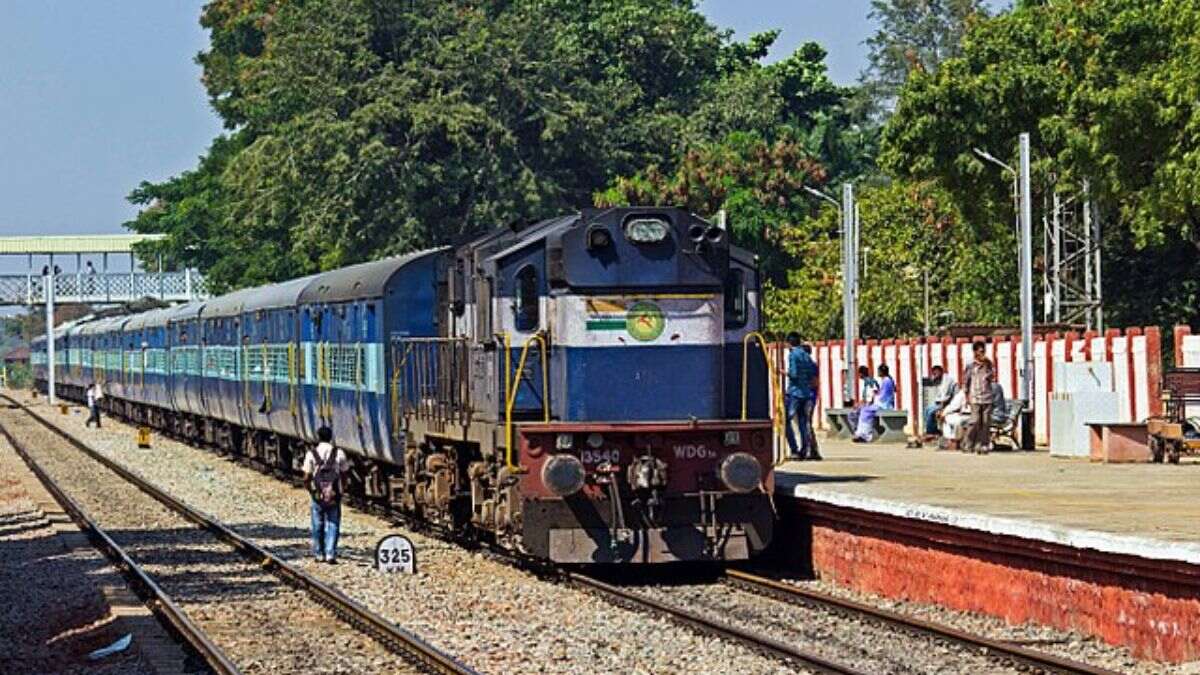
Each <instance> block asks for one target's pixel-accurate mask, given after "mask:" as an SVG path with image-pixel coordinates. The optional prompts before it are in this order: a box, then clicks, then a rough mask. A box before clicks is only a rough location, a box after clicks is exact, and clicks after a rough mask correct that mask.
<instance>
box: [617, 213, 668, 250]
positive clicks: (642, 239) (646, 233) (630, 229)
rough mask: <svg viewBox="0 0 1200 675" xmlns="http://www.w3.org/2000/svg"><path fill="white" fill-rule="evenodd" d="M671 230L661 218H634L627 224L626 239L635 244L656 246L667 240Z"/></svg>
mask: <svg viewBox="0 0 1200 675" xmlns="http://www.w3.org/2000/svg"><path fill="white" fill-rule="evenodd" d="M669 230H670V228H669V225H668V224H667V222H666V221H665V220H662V219H661V218H634V219H633V220H630V221H629V222H627V223H625V238H626V239H628V240H629V241H632V242H633V243H635V244H655V243H658V242H660V241H662V240H664V239H666V238H667V232H668V231H669Z"/></svg>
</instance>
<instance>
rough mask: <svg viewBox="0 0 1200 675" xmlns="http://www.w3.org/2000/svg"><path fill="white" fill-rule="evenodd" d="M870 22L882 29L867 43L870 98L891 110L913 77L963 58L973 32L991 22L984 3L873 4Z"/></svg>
mask: <svg viewBox="0 0 1200 675" xmlns="http://www.w3.org/2000/svg"><path fill="white" fill-rule="evenodd" d="M868 17H869V18H870V19H872V20H874V21H876V22H877V23H878V24H879V27H878V28H877V29H876V31H875V34H874V35H872V36H871V37H869V38H867V50H868V55H867V61H868V66H867V69H866V71H865V72H864V73H863V75H862V81H863V84H864V90H865V93H867V94H868V95H869V96H870V97H871V99H872V101H873V103H874V105H875V106H876V107H877V108H878V109H880V110H886V109H889V108H890V107H891V105H892V103H893V102H894V101H895V98H896V95H897V94H898V93H899V91H900V88H901V87H903V86H904V83H905V82H906V81H907V80H908V76H909V74H910V73H913V72H921V73H933V72H936V71H937V68H938V66H939V65H940V64H941V63H942V62H943V61H945V60H947V59H950V58H954V57H955V56H958V55H959V53H960V52H961V49H962V40H963V37H964V36H965V35H966V33H967V30H968V29H969V28H970V26H971V25H972V24H974V23H975V22H977V21H979V20H981V19H983V18H985V17H987V8H986V7H985V5H984V4H983V2H982V0H871V12H870V13H869V14H868Z"/></svg>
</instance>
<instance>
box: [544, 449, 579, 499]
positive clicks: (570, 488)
mask: <svg viewBox="0 0 1200 675" xmlns="http://www.w3.org/2000/svg"><path fill="white" fill-rule="evenodd" d="M583 481H584V472H583V462H580V461H579V458H577V457H575V456H574V455H555V456H553V457H551V458H550V459H549V460H547V461H546V463H545V464H544V465H542V484H543V485H545V486H546V488H547V489H549V490H550V491H551V492H553V493H554V494H556V495H558V496H559V497H566V496H569V495H573V494H575V493H576V492H579V491H580V490H581V489H582V488H583Z"/></svg>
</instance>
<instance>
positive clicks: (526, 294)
mask: <svg viewBox="0 0 1200 675" xmlns="http://www.w3.org/2000/svg"><path fill="white" fill-rule="evenodd" d="M513 311H514V313H515V314H516V324H517V330H519V331H530V330H534V329H536V328H537V327H538V325H539V324H540V323H541V316H540V314H541V307H540V306H539V303H538V273H537V268H535V267H534V266H533V265H526V266H524V267H522V268H521V269H520V271H518V272H517V297H516V304H515V305H514V306H513Z"/></svg>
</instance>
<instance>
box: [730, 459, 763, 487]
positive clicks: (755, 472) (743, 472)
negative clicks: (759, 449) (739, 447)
mask: <svg viewBox="0 0 1200 675" xmlns="http://www.w3.org/2000/svg"><path fill="white" fill-rule="evenodd" d="M719 473H720V476H721V482H723V483H725V487H727V488H729V489H730V490H733V491H734V492H750V491H751V490H753V489H755V488H757V487H758V486H759V485H760V484H761V483H762V466H760V465H759V463H758V460H757V459H754V457H752V456H750V455H749V454H746V453H744V452H735V453H733V454H732V455H730V456H728V457H726V458H725V461H723V462H721V467H720V469H719Z"/></svg>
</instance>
